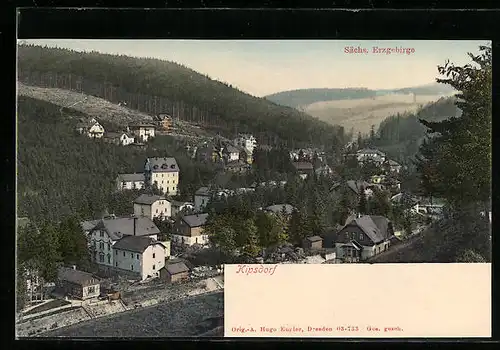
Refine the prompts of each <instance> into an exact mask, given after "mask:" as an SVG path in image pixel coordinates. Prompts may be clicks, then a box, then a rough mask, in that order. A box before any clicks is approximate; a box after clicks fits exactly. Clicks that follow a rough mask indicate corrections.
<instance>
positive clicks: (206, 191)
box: [195, 187, 211, 196]
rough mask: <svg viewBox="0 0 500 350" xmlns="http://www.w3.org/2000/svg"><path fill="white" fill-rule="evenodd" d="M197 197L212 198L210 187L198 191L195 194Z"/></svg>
mask: <svg viewBox="0 0 500 350" xmlns="http://www.w3.org/2000/svg"><path fill="white" fill-rule="evenodd" d="M195 195H197V196H210V195H211V194H210V189H209V188H208V187H200V188H198V190H197V191H196V192H195Z"/></svg>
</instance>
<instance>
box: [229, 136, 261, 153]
mask: <svg viewBox="0 0 500 350" xmlns="http://www.w3.org/2000/svg"><path fill="white" fill-rule="evenodd" d="M234 145H235V146H237V147H243V148H244V149H245V150H246V151H248V153H249V154H250V155H251V154H253V150H254V149H255V147H257V139H256V138H255V137H254V136H253V135H250V134H240V135H239V136H238V137H237V138H236V139H235V140H234Z"/></svg>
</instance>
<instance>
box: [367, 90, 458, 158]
mask: <svg viewBox="0 0 500 350" xmlns="http://www.w3.org/2000/svg"><path fill="white" fill-rule="evenodd" d="M460 113H461V111H460V109H459V108H457V106H456V105H455V98H453V97H450V98H442V99H440V100H439V101H437V102H435V103H431V104H429V105H427V106H424V107H423V108H422V109H421V110H420V111H418V112H417V113H415V114H407V115H401V114H397V115H395V116H391V117H389V118H386V119H385V120H384V121H383V122H382V123H381V124H380V126H379V128H378V132H377V137H376V138H375V140H374V141H373V142H372V144H373V146H375V147H378V148H380V149H381V150H383V151H385V152H386V153H388V154H389V156H391V157H393V158H395V159H397V160H399V161H403V160H410V159H412V158H413V157H414V156H415V155H416V154H417V152H418V149H419V146H420V144H421V143H422V141H423V139H424V138H425V137H426V130H427V128H426V127H425V126H424V125H422V123H420V122H419V119H422V120H427V121H430V122H438V121H442V120H444V119H448V118H451V117H457V116H460Z"/></svg>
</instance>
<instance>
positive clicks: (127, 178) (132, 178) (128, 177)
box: [116, 173, 145, 182]
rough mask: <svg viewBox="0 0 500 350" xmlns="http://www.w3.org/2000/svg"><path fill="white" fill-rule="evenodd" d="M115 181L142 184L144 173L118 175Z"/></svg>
mask: <svg viewBox="0 0 500 350" xmlns="http://www.w3.org/2000/svg"><path fill="white" fill-rule="evenodd" d="M116 180H117V181H122V182H141V181H142V182H143V181H144V180H145V178H144V173H133V174H118V177H117V178H116Z"/></svg>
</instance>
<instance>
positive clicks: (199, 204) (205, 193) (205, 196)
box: [194, 187, 212, 212]
mask: <svg viewBox="0 0 500 350" xmlns="http://www.w3.org/2000/svg"><path fill="white" fill-rule="evenodd" d="M211 197H212V193H211V191H210V189H209V188H208V187H200V188H199V189H198V190H197V191H196V192H195V194H194V210H196V211H197V212H200V211H203V209H204V208H205V207H206V206H207V204H208V202H209V201H210V198H211Z"/></svg>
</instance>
